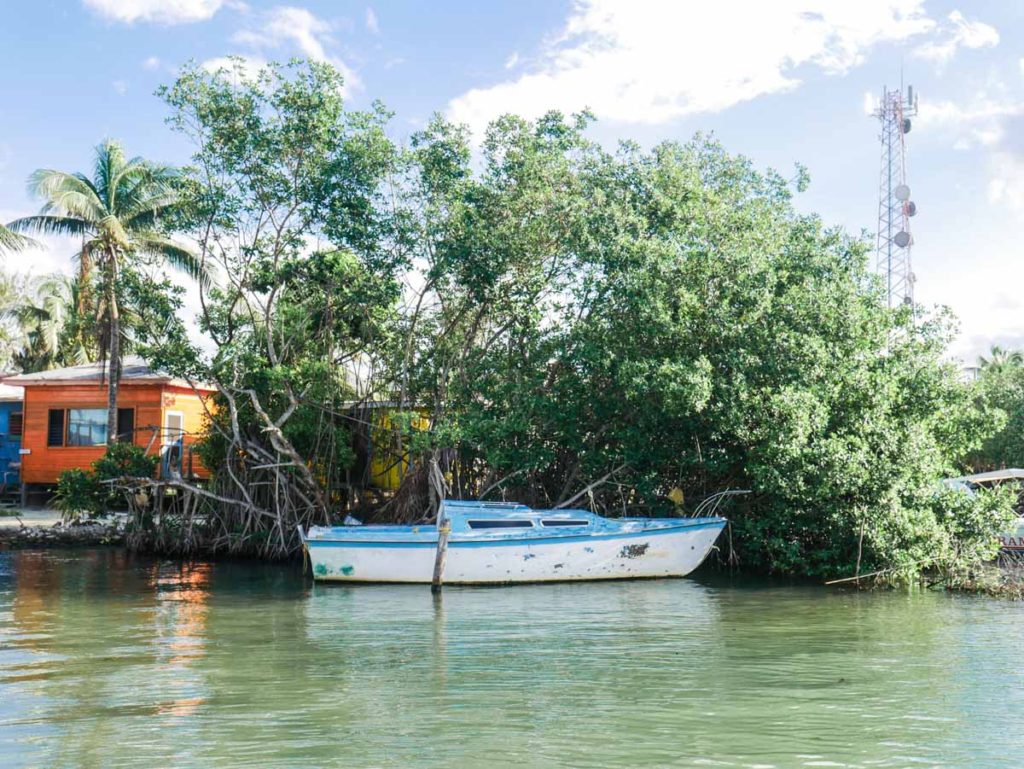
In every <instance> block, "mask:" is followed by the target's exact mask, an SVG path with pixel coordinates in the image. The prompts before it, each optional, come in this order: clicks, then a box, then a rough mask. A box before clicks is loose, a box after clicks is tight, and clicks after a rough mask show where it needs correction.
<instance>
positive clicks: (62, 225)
mask: <svg viewBox="0 0 1024 769" xmlns="http://www.w3.org/2000/svg"><path fill="white" fill-rule="evenodd" d="M175 178H176V174H175V172H174V170H173V169H171V168H170V167H167V166H161V165H156V164H154V163H150V162H148V161H146V160H143V159H142V158H131V159H129V158H127V157H126V155H125V152H124V149H123V148H122V146H121V145H120V144H118V143H117V142H115V141H112V140H109V139H108V140H107V141H104V142H103V143H102V144H100V145H99V146H98V147H97V148H96V165H95V170H94V172H93V177H92V178H91V179H90V178H89V177H88V176H86V175H85V174H82V173H67V172H65V171H54V170H50V169H40V170H39V171H36V172H35V173H34V174H32V176H31V177H29V191H30V192H31V193H33V194H34V195H35V196H36V197H37V198H40V199H42V201H43V207H42V210H41V211H40V212H39V214H38V215H36V216H27V217H24V218H22V219H16V220H15V221H13V222H10V223H8V225H7V227H8V228H9V229H10V230H11V231H12V232H14V233H15V234H17V235H25V234H38V235H65V236H66V235H71V236H74V237H80V238H81V239H82V248H81V250H80V251H79V253H78V254H76V255H75V258H77V260H78V265H79V291H80V292H81V293H80V298H79V301H80V302H81V303H82V304H83V305H84V304H86V303H91V302H92V299H91V297H90V296H89V294H88V292H89V290H90V288H91V286H92V285H93V283H94V282H95V283H96V284H97V287H98V289H99V291H98V293H99V300H98V301H96V303H95V308H96V312H97V314H98V316H99V317H100V318H102V320H103V324H104V325H105V326H106V333H104V334H102V335H101V337H100V345H99V347H100V354H101V357H103V358H105V359H106V360H107V361H108V366H107V371H108V376H107V435H110V436H114V435H117V391H118V384H119V382H120V378H121V308H120V306H119V301H118V299H119V297H118V293H119V292H118V283H119V280H118V277H119V275H120V272H121V270H122V268H123V267H125V266H126V265H130V264H132V263H133V262H135V261H137V260H144V259H149V260H159V261H162V262H163V263H165V264H168V265H170V266H172V267H175V268H177V269H181V270H183V271H184V272H186V273H188V274H189V275H191V276H193V277H194V278H196V279H198V280H200V281H203V282H206V273H205V270H204V268H203V265H202V262H200V261H199V260H198V259H197V258H196V257H195V255H193V254H192V252H191V251H189V250H188V249H187V248H185V247H183V246H181V245H179V244H178V243H176V242H174V241H173V240H172V239H171V238H169V237H167V235H166V234H165V232H164V231H163V229H162V228H161V226H160V224H161V219H162V217H165V216H166V215H167V214H168V213H169V212H170V211H172V210H173V208H174V206H175V205H176V203H177V202H178V196H177V193H176V190H175V186H174V180H175Z"/></svg>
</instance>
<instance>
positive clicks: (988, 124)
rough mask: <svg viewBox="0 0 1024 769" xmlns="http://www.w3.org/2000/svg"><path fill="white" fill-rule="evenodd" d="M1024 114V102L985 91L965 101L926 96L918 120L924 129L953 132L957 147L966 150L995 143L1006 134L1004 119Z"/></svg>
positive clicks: (955, 147)
mask: <svg viewBox="0 0 1024 769" xmlns="http://www.w3.org/2000/svg"><path fill="white" fill-rule="evenodd" d="M1021 114H1024V102H1019V101H1016V100H1014V99H1012V98H1009V97H994V96H991V95H985V94H983V95H980V96H978V97H977V98H976V99H975V100H974V101H972V102H971V103H970V104H966V105H964V104H959V103H957V102H954V101H928V100H923V101H922V102H921V104H920V108H919V111H918V116H917V120H916V121H915V123H916V125H917V127H918V128H919V129H921V130H928V131H934V132H937V133H945V134H947V135H949V136H951V137H952V139H953V142H954V143H953V147H954V149H961V150H963V149H972V148H974V147H978V146H982V147H994V146H996V145H997V144H999V142H1000V141H1002V139H1003V137H1004V136H1005V133H1006V132H1005V127H1004V125H1003V123H1004V122H1005V120H1006V119H1007V118H1012V117H1016V116H1018V115H1021Z"/></svg>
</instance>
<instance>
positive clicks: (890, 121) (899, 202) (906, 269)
mask: <svg viewBox="0 0 1024 769" xmlns="http://www.w3.org/2000/svg"><path fill="white" fill-rule="evenodd" d="M874 114H875V117H877V118H878V120H879V122H880V123H881V127H882V130H881V133H880V134H879V138H880V139H881V141H882V173H881V180H880V183H879V190H878V193H879V194H878V244H877V249H876V262H875V264H876V267H877V269H878V271H879V272H880V273H881V274H882V275H883V276H884V277H885V280H886V288H887V291H888V295H889V306H890V307H898V306H899V305H901V304H907V305H910V306H911V307H913V304H914V272H913V270H912V269H911V266H910V248H911V246H913V245H914V238H913V236H912V235H911V234H910V219H911V217H912V216H914V214H916V213H917V206H916V205H915V204H914V201H912V200H911V199H910V187H909V185H908V184H907V134H908V133H909V132H910V126H911V122H910V118H912V117H914V116H916V115H917V96H916V95H915V94H914V88H913V86H907V90H906V93H904V91H903V88H902V86H901V87H900V88H899V90H893V91H890V90H889V89H888V88H884V89H883V90H882V101H881V102H880V103H879V105H878V109H877V110H875V113H874Z"/></svg>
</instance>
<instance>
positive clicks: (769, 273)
mask: <svg viewBox="0 0 1024 769" xmlns="http://www.w3.org/2000/svg"><path fill="white" fill-rule="evenodd" d="M584 124H585V119H579V120H577V121H575V122H566V121H564V120H562V119H561V117H560V116H558V115H550V116H548V117H546V118H544V119H543V120H541V121H538V123H536V124H529V123H526V122H524V121H520V120H517V119H514V118H506V119H503V120H501V121H498V122H497V123H496V124H495V125H493V126H492V128H491V130H490V132H489V133H488V138H487V141H486V143H485V145H484V155H483V167H482V170H481V172H480V173H479V174H478V175H472V174H470V173H469V170H468V163H469V161H468V155H467V154H466V153H464V152H459V151H458V150H456V149H453V148H452V145H453V143H455V144H456V145H457V143H458V141H459V140H460V139H459V135H458V134H457V132H454V131H453V130H452V129H450V128H447V127H444V126H441V125H438V124H435V125H433V126H431V128H430V129H428V131H427V132H425V134H424V135H422V136H421V137H418V139H417V142H416V151H417V153H418V157H419V158H420V160H419V162H420V163H421V165H422V167H423V169H424V181H423V184H422V188H421V189H422V190H424V192H423V194H424V195H425V196H426V198H427V204H426V205H424V206H423V207H422V208H423V210H425V211H427V212H428V217H429V218H426V219H425V220H424V222H423V224H422V232H423V236H424V237H426V238H432V239H433V242H432V243H431V250H432V252H433V253H435V254H437V257H436V259H435V260H434V263H433V264H432V266H431V271H430V272H429V273H428V274H429V275H430V276H431V278H432V279H434V280H435V281H436V285H437V286H438V291H439V292H442V293H443V295H444V297H445V302H444V309H443V310H442V311H441V312H439V313H437V314H436V315H434V316H433V317H430V318H426V319H423V320H421V321H420V329H421V332H420V334H421V336H420V338H419V339H418V340H417V344H416V345H415V347H416V348H417V349H422V350H424V351H425V352H424V353H423V354H422V357H421V358H419V359H418V362H419V364H420V366H421V367H422V368H421V370H420V371H416V372H415V373H416V376H414V378H413V379H412V381H413V382H414V383H415V384H416V385H417V386H418V389H417V391H416V392H415V393H414V396H413V397H414V398H423V399H429V400H430V401H431V402H435V403H437V402H439V401H440V403H441V404H442V405H441V406H440V408H439V409H438V410H439V411H440V412H441V413H444V414H445V415H446V418H445V419H444V420H443V422H441V423H439V424H438V425H437V428H438V436H439V440H444V441H450V442H453V443H455V444H456V445H458V446H459V447H460V449H461V457H460V462H461V463H462V464H463V466H466V467H473V468H485V471H484V474H485V478H486V480H485V481H484V482H483V483H482V484H481V485H484V486H486V485H489V481H491V480H493V479H495V478H502V477H508V478H509V479H510V480H509V482H508V483H507V485H506V486H505V490H506V493H507V494H508V495H509V496H510V497H512V498H519V499H523V500H524V501H529V502H533V503H535V504H555V503H558V502H560V501H563V500H564V499H566V498H568V497H569V496H570V495H571V494H575V493H576V492H577V490H578V489H579V488H580V487H581V486H583V485H585V484H586V483H589V482H591V481H594V480H596V479H598V478H601V477H605V476H606V475H607V474H608V473H613V474H614V485H611V486H609V485H605V486H604V487H602V488H599V489H598V490H596V491H594V492H593V497H594V500H595V503H596V504H597V505H598V506H599V507H602V508H603V509H605V510H607V511H616V510H619V511H622V510H625V511H627V512H634V511H635V512H641V513H661V514H670V513H671V509H672V505H671V503H670V500H668V499H667V497H666V495H667V493H668V491H669V490H670V489H671V488H672V487H674V486H679V487H681V488H683V490H684V491H685V494H686V498H687V499H695V500H699V499H700V498H701V497H702V496H704V495H705V494H707V493H709V492H712V491H715V490H718V489H721V488H726V487H745V488H750V489H752V490H753V492H754V494H753V496H752V497H750V498H749V500H748V502H747V503H746V504H745V506H744V507H743V508H741V509H739V510H735V511H733V529H734V535H735V536H734V541H735V543H736V546H737V550H738V552H739V555H740V558H741V561H742V562H743V563H745V564H746V565H747V566H748V567H753V568H755V569H758V570H766V571H780V572H791V573H801V574H805V575H823V576H824V575H827V576H834V575H836V574H840V575H845V574H850V573H852V572H853V570H854V567H855V565H856V562H857V559H858V553H860V554H861V557H862V560H861V567H862V570H864V569H869V568H881V567H891V566H897V567H900V568H902V569H904V571H905V572H906V573H912V572H914V571H916V570H917V569H919V568H921V566H922V565H929V564H938V563H942V562H943V561H944V559H947V558H950V557H954V555H955V556H956V557H961V556H964V554H968V555H970V556H971V557H973V556H974V555H977V554H978V552H979V551H978V549H977V548H976V547H975V544H974V543H975V542H976V541H981V540H984V539H985V536H988V537H989V538H991V537H992V536H993V535H994V534H995V532H996V531H998V526H999V524H1000V521H1001V520H1002V519H1001V518H1000V517H998V516H988V517H986V516H985V514H984V512H983V503H982V502H981V501H980V500H971V501H962V500H961V504H958V505H957V506H955V507H954V508H952V509H950V510H949V511H946V512H943V510H944V508H942V507H941V505H940V504H938V503H937V502H936V497H935V489H936V487H937V482H938V479H940V478H941V477H943V476H944V475H947V474H951V473H953V472H955V471H956V470H957V469H958V467H957V463H958V461H959V460H960V459H961V458H962V457H963V456H964V455H965V454H967V453H968V452H970V451H971V450H974V449H976V448H977V447H978V446H980V444H981V442H982V440H983V439H984V437H985V436H986V435H987V434H989V433H990V432H991V431H992V430H993V429H995V428H997V427H998V414H996V413H994V412H991V411H978V410H976V409H975V408H974V404H973V403H972V400H971V398H970V394H969V392H968V391H967V390H966V389H965V388H964V387H963V386H962V385H961V384H960V383H959V381H958V379H957V374H956V371H955V369H954V368H953V367H952V366H950V365H948V364H945V363H943V362H942V359H941V358H942V352H943V350H944V348H945V345H946V343H947V341H948V339H949V335H950V322H949V319H948V318H947V317H945V316H943V315H939V316H936V317H935V318H932V319H925V320H924V321H921V322H918V323H916V324H915V323H914V321H913V319H912V317H911V315H910V313H909V312H908V311H907V310H904V309H900V310H896V311H890V310H889V309H887V308H886V307H885V304H884V302H883V301H882V296H881V293H880V291H879V288H878V286H877V285H876V283H875V281H874V280H873V279H872V276H871V275H870V274H869V273H868V271H867V266H866V258H865V252H866V248H867V246H866V244H864V243H861V242H859V241H856V240H854V239H851V238H849V237H847V236H845V235H844V234H843V233H842V232H840V231H838V230H834V229H829V228H826V227H824V226H823V225H822V223H821V222H820V221H819V220H818V219H817V218H816V217H813V216H807V215H802V214H799V213H797V212H796V211H795V209H794V208H793V206H792V203H791V197H792V194H793V191H792V188H791V187H790V185H789V183H787V182H786V181H784V180H783V179H782V178H781V177H779V176H778V175H776V174H773V173H767V174H762V173H759V172H757V171H756V170H754V169H753V168H752V166H751V164H750V163H749V161H747V160H746V159H744V158H741V157H734V156H730V155H729V154H728V153H726V152H725V151H724V150H723V149H722V147H720V146H719V145H718V144H716V143H715V142H712V141H709V140H706V139H704V138H701V137H698V138H697V139H695V140H694V141H692V142H690V143H688V144H685V145H680V144H674V143H666V144H663V145H659V146H657V147H655V148H654V149H653V150H652V151H650V152H643V151H641V150H640V149H639V148H637V147H635V146H632V145H623V146H622V147H621V148H620V149H619V151H618V152H617V153H615V154H609V153H606V152H605V151H603V150H602V149H601V148H600V147H598V146H596V145H594V144H592V143H590V142H588V141H587V140H586V139H585V138H584V136H583V134H582V132H581V130H582V128H583V126H584ZM435 144H438V145H440V146H439V147H435V146H434V145H435ZM439 157H440V158H441V159H442V160H443V161H444V162H438V160H437V158H439ZM439 169H440V170H439ZM805 183H806V179H805V177H804V175H803V174H801V175H800V178H799V179H798V184H797V186H798V187H801V186H803V185H804V184H805ZM439 329H444V333H443V334H439ZM414 367H415V364H414ZM513 476H515V477H514V478H513ZM971 516H975V518H971ZM962 517H966V518H969V519H971V520H975V521H987V522H988V525H987V528H985V529H984V532H983V533H981V534H978V536H977V537H975V536H974V533H973V532H974V529H973V528H971V527H969V526H966V525H964V524H963V523H962V522H961V518H962ZM862 531H863V538H862V537H861V532H862ZM969 533H970V535H971V536H970V537H968V534H969ZM963 537H966V538H967V540H966V541H965V542H963V543H960V542H959V539H960V538H963ZM953 543H958V544H956V546H954V544H953Z"/></svg>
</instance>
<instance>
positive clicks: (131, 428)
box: [117, 409, 135, 443]
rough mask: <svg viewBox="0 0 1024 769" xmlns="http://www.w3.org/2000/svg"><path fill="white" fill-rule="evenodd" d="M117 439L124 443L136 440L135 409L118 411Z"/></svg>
mask: <svg viewBox="0 0 1024 769" xmlns="http://www.w3.org/2000/svg"><path fill="white" fill-rule="evenodd" d="M117 439H118V440H119V441H121V442H122V443H131V442H132V441H134V440H135V409H118V410H117Z"/></svg>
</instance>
